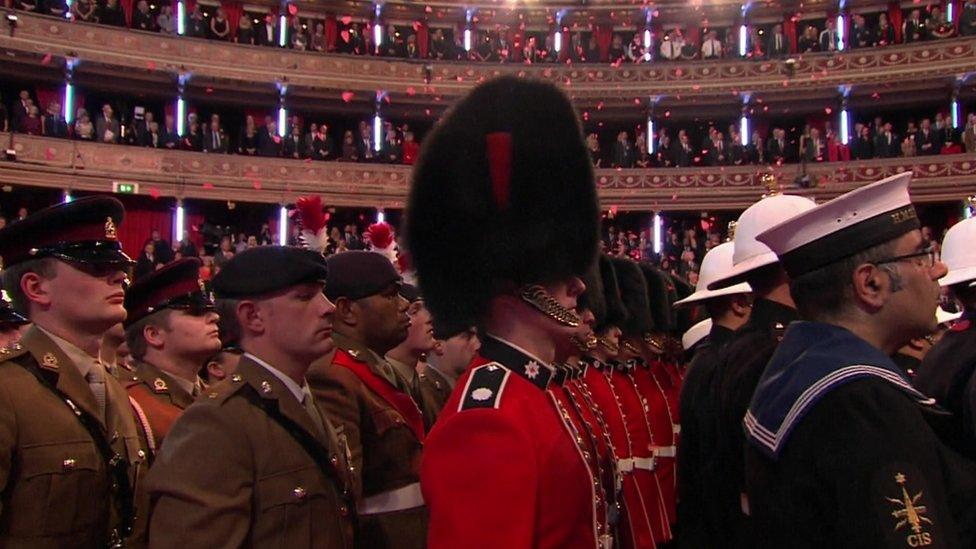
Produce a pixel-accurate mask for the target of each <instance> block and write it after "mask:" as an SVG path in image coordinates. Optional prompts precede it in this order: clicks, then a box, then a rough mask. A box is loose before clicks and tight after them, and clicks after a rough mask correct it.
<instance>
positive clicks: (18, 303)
mask: <svg viewBox="0 0 976 549" xmlns="http://www.w3.org/2000/svg"><path fill="white" fill-rule="evenodd" d="M55 261H57V260H56V259H54V258H53V257H44V258H41V259H29V260H27V261H24V262H22V263H18V264H16V265H12V266H10V267H7V268H5V269H4V270H3V289H4V290H6V291H7V296H9V297H10V305H11V306H12V307H13V308H14V310H15V311H17V312H18V313H20V314H22V315H24V316H26V317H28V318H30V303H29V302H28V301H27V296H26V295H24V292H23V290H21V289H20V280H21V279H22V278H24V275H25V274H27V273H35V274H37V275H38V276H41V277H43V278H47V279H52V278H54V276H55V273H54V262H55Z"/></svg>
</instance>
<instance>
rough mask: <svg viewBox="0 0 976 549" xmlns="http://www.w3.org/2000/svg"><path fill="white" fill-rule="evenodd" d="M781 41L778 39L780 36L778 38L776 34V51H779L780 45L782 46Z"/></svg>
mask: <svg viewBox="0 0 976 549" xmlns="http://www.w3.org/2000/svg"><path fill="white" fill-rule="evenodd" d="M781 40H782V38H780V36H779V35H778V34H777V35H776V49H777V50H778V49H780V48H781V47H782V44H783V43H782V42H781Z"/></svg>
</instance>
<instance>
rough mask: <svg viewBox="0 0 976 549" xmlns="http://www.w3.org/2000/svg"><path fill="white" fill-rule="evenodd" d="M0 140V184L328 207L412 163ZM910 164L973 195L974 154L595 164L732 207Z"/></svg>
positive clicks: (641, 190) (640, 190)
mask: <svg viewBox="0 0 976 549" xmlns="http://www.w3.org/2000/svg"><path fill="white" fill-rule="evenodd" d="M0 141H2V142H3V143H9V144H10V145H11V147H10V148H12V149H13V150H14V151H16V160H8V161H2V160H0V184H2V185H25V186H40V187H52V188H58V189H70V190H79V191H95V192H105V193H110V192H112V186H113V183H114V182H124V183H138V184H139V192H140V194H144V195H151V196H154V197H178V198H202V199H212V200H231V201H242V202H264V203H289V202H293V201H294V200H295V199H296V198H297V197H299V196H302V195H305V194H319V195H321V196H322V197H323V200H324V201H325V203H326V204H329V205H332V206H361V207H366V206H369V207H384V208H402V207H404V203H405V201H406V196H407V192H408V189H409V185H410V176H411V172H410V167H409V166H399V165H385V164H361V163H345V162H308V161H306V162H301V161H297V160H289V159H272V158H255V157H248V156H235V155H214V154H207V153H194V152H184V151H168V150H161V149H145V148H138V147H124V146H121V145H105V144H99V143H91V142H82V141H68V140H63V139H53V138H46V137H35V136H28V135H20V134H15V135H11V134H2V133H0ZM906 170H911V171H914V172H915V179H914V181H913V183H912V192H913V196H914V197H915V199H916V200H918V201H920V202H939V201H952V200H961V199H963V198H964V197H966V196H968V195H971V194H976V155H974V154H956V155H942V156H929V157H914V158H890V159H878V160H864V161H855V162H846V163H840V162H837V163H826V164H808V165H807V167H806V169H805V171H804V168H803V167H802V166H800V165H785V166H778V167H763V166H734V167H716V168H658V169H632V170H614V169H602V170H597V171H596V177H597V184H598V186H599V190H600V197H601V201H602V203H603V206H604V207H607V208H610V207H614V206H616V207H617V208H619V209H621V210H640V211H648V210H655V211H658V210H660V211H668V210H700V209H701V210H705V209H707V210H738V209H743V208H745V207H747V206H749V204H751V203H752V202H754V201H755V200H756V199H758V198H759V197H760V196H761V195H762V194H763V193H765V192H766V191H767V189H766V187H765V185H764V183H763V176H764V175H766V174H769V173H773V174H774V175H775V176H776V178H777V180H778V181H779V183H780V184H781V185H782V186H783V187H786V188H790V187H792V186H793V184H794V181H795V180H796V179H797V178H798V176H800V175H802V174H805V175H806V176H807V179H808V180H809V182H810V186H809V188H798V189H795V190H790V192H795V193H798V194H805V195H807V196H811V197H815V198H817V199H827V198H831V197H833V196H836V195H838V194H840V193H842V192H846V191H848V190H851V189H853V188H856V187H858V186H861V185H864V184H866V183H869V182H871V181H875V180H877V179H880V178H882V177H885V176H888V175H892V174H895V173H899V172H902V171H906Z"/></svg>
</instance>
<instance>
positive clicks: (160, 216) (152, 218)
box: [118, 189, 173, 259]
mask: <svg viewBox="0 0 976 549" xmlns="http://www.w3.org/2000/svg"><path fill="white" fill-rule="evenodd" d="M140 190H143V191H145V190H146V189H140ZM122 202H123V203H128V202H130V201H128V200H125V198H124V197H123V198H122ZM140 202H141V201H140ZM157 202H160V203H161V204H160V206H159V207H155V208H152V209H150V208H149V207H147V206H142V205H140V206H132V205H130V204H126V208H125V219H124V221H123V222H122V224H121V225H119V229H118V233H119V242H121V243H122V250H124V251H125V253H127V254H129V257H131V258H132V259H136V258H138V257H139V254H140V253H142V246H143V245H144V244H145V243H146V240H148V239H149V238H150V236H152V232H153V231H154V230H156V231H159V234H160V236H161V237H162V238H164V239H166V240H167V241H169V240H170V239H172V238H173V209H172V208H173V206H172V202H171V200H170V199H161V200H159V201H157ZM170 244H172V242H170Z"/></svg>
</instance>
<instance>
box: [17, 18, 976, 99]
mask: <svg viewBox="0 0 976 549" xmlns="http://www.w3.org/2000/svg"><path fill="white" fill-rule="evenodd" d="M0 48H2V49H6V50H8V51H22V52H31V53H35V54H38V55H40V56H46V55H49V54H50V55H53V56H55V57H64V56H68V57H75V58H77V59H80V60H81V61H82V62H97V63H103V64H107V65H110V66H116V67H121V68H128V69H131V70H134V71H142V72H143V73H144V72H145V71H147V70H148V71H151V72H152V71H163V72H166V73H173V74H176V73H179V72H187V73H191V74H193V75H199V76H203V77H209V78H213V79H230V80H236V81H242V82H258V83H267V84H268V85H269V86H270V85H273V84H275V83H276V82H281V81H285V82H287V83H288V85H289V86H300V87H307V88H316V89H318V90H332V93H331V95H330V96H333V97H334V96H335V93H334V90H347V91H352V92H364V93H366V94H373V93H375V91H376V90H386V91H388V92H393V93H402V94H407V95H410V96H414V95H418V96H424V95H426V96H430V97H438V98H451V97H454V96H457V95H459V94H461V93H463V92H464V91H466V90H468V89H470V88H471V87H473V86H474V85H475V84H477V83H478V82H480V81H482V80H484V79H486V78H490V77H493V76H496V75H501V74H519V75H526V76H532V77H536V78H540V79H544V80H549V81H552V82H554V83H557V84H560V85H563V86H566V87H567V89H568V90H569V91H570V93H571V94H572V95H573V96H574V98H575V99H576V100H578V101H582V100H591V101H593V100H602V99H607V100H620V99H621V98H625V99H626V100H627V101H632V100H633V99H634V98H646V97H647V96H649V95H668V96H681V95H695V96H700V95H705V94H708V95H719V96H721V95H723V94H729V96H730V97H731V96H732V95H734V94H737V93H739V92H746V91H748V92H752V93H756V92H764V91H768V92H782V91H784V90H786V89H788V90H813V89H829V88H837V87H838V86H841V85H847V86H852V85H853V86H856V85H859V84H875V85H879V84H890V83H893V82H898V83H905V82H909V81H930V80H933V79H937V78H942V77H944V78H954V77H955V76H956V75H959V74H967V73H969V72H974V71H976V38H972V37H970V38H955V39H947V40H939V41H932V42H921V43H915V44H908V45H898V46H890V47H879V48H866V49H858V50H853V51H850V52H846V53H840V54H827V53H820V54H807V55H796V56H794V62H793V63H787V62H786V61H785V60H783V59H775V60H723V61H712V62H690V63H667V62H654V63H650V64H642V65H632V64H624V65H621V66H619V67H613V66H610V65H607V64H603V65H567V64H552V65H523V64H505V65H499V64H487V63H455V62H431V61H407V60H389V59H381V58H374V57H358V56H350V55H339V54H322V53H317V52H296V51H291V50H286V49H277V48H268V47H259V46H248V45H238V44H231V43H227V42H219V41H210V40H202V39H190V38H182V37H172V36H166V35H161V34H156V33H146V32H139V31H131V30H126V29H119V28H114V27H106V26H100V25H93V24H86V23H76V22H70V21H67V20H62V19H59V18H54V17H44V16H38V15H33V14H27V13H21V14H20V21H19V23H18V26H17V29H16V31H15V32H14V33H12V35H11V34H10V33H6V32H4V33H0ZM425 65H429V66H430V67H431V70H430V75H429V76H430V82H429V84H425V77H426V76H427V75H426V70H425Z"/></svg>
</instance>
